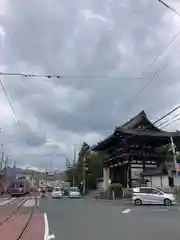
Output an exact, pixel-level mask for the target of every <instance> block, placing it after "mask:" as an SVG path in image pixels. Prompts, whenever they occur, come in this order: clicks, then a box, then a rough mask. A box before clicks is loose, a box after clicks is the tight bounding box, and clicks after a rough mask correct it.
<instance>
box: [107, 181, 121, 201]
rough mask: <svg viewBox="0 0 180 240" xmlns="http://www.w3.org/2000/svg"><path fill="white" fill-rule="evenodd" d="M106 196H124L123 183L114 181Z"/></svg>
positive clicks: (109, 197) (110, 197) (111, 197)
mask: <svg viewBox="0 0 180 240" xmlns="http://www.w3.org/2000/svg"><path fill="white" fill-rule="evenodd" d="M113 195H114V196H113ZM106 196H107V198H108V199H113V198H115V199H116V198H122V197H123V189H122V184H120V183H112V184H111V185H110V186H109V188H108V190H107V192H106Z"/></svg>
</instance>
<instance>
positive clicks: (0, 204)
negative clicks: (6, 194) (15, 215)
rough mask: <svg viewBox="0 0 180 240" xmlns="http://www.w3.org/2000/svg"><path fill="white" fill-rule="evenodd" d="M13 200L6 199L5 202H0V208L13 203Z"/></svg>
mask: <svg viewBox="0 0 180 240" xmlns="http://www.w3.org/2000/svg"><path fill="white" fill-rule="evenodd" d="M14 199H15V198H12V199H7V200H4V201H2V202H0V206H5V205H8V204H11V203H12V202H13V201H14Z"/></svg>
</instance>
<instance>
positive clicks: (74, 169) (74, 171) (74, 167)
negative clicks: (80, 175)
mask: <svg viewBox="0 0 180 240" xmlns="http://www.w3.org/2000/svg"><path fill="white" fill-rule="evenodd" d="M75 175H76V147H74V157H73V187H74V185H75Z"/></svg>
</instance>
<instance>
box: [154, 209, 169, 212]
mask: <svg viewBox="0 0 180 240" xmlns="http://www.w3.org/2000/svg"><path fill="white" fill-rule="evenodd" d="M152 211H153V212H167V209H153V210H152Z"/></svg>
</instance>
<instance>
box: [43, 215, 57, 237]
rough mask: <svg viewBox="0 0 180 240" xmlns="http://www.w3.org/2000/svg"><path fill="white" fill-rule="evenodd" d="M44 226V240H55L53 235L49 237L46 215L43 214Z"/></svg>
mask: <svg viewBox="0 0 180 240" xmlns="http://www.w3.org/2000/svg"><path fill="white" fill-rule="evenodd" d="M44 224H45V231H44V240H51V239H54V238H55V235H54V234H51V235H49V223H48V218H47V214H46V213H44Z"/></svg>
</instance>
